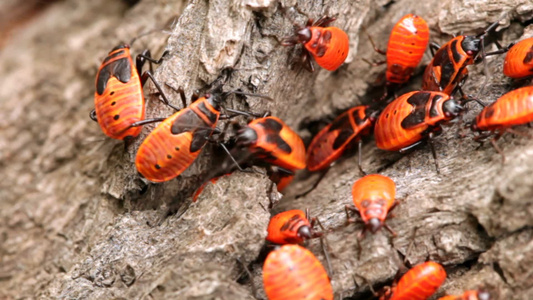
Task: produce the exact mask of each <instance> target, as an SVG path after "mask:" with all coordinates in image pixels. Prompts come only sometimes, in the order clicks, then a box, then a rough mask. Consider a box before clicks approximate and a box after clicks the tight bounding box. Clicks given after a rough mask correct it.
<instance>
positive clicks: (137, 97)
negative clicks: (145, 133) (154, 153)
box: [91, 44, 173, 140]
mask: <svg viewBox="0 0 533 300" xmlns="http://www.w3.org/2000/svg"><path fill="white" fill-rule="evenodd" d="M166 53H167V52H165V53H164V54H163V56H162V57H161V58H160V59H159V60H154V59H152V58H151V57H150V52H149V51H148V50H146V51H145V52H143V54H141V55H138V56H137V63H136V65H134V64H133V59H132V58H131V54H130V46H129V45H126V44H125V45H119V46H117V47H115V48H113V50H111V52H109V54H108V55H107V57H106V58H105V59H104V61H103V62H102V65H101V66H100V68H99V69H98V73H97V75H96V92H95V93H94V108H95V109H94V110H93V111H92V112H91V119H93V120H95V121H98V124H99V125H100V128H101V129H102V131H103V132H104V133H105V134H106V135H107V136H109V137H111V138H114V139H119V140H123V139H126V138H133V137H136V136H138V135H139V133H140V132H141V129H142V127H140V126H138V124H139V123H138V122H140V121H143V120H144V118H145V105H144V104H145V103H144V95H143V90H142V86H143V85H144V83H145V82H146V80H147V79H148V78H150V79H152V81H153V82H154V85H155V86H156V87H157V89H158V90H159V92H160V94H161V96H162V98H163V102H165V103H166V104H167V105H169V106H171V107H173V106H172V105H170V104H169V102H168V100H167V98H166V97H165V94H164V93H163V91H162V89H161V87H160V86H159V84H158V83H157V82H156V81H155V79H154V77H153V76H152V74H151V73H150V72H149V71H146V72H144V73H142V74H141V71H142V66H143V64H144V63H145V62H146V61H149V62H151V63H157V64H159V63H161V62H162V60H163V57H164V56H165V55H166Z"/></svg>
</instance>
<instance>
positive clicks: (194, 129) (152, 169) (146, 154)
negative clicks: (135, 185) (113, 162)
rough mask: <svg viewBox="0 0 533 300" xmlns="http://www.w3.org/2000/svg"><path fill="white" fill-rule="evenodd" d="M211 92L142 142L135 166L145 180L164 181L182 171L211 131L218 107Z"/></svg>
mask: <svg viewBox="0 0 533 300" xmlns="http://www.w3.org/2000/svg"><path fill="white" fill-rule="evenodd" d="M214 98H215V96H213V95H206V96H205V97H202V98H199V99H198V100H196V101H195V102H194V103H193V104H191V105H190V106H189V107H188V108H184V109H182V110H180V111H178V112H176V113H174V114H173V115H172V116H170V117H168V118H167V119H165V120H164V121H163V122H161V123H160V124H159V125H158V126H157V127H156V128H155V129H154V130H153V131H152V132H151V133H150V134H149V135H148V136H147V137H146V139H145V140H144V141H143V143H142V144H141V146H140V147H139V150H138V152H137V157H136V159H135V165H136V166H137V170H138V171H139V173H141V174H142V175H143V176H144V177H145V178H146V179H148V180H150V181H153V182H163V181H168V180H170V179H172V178H175V177H177V176H178V175H180V174H181V173H182V172H183V171H185V170H186V169H187V168H188V167H189V166H190V165H191V164H192V163H193V161H194V160H195V159H196V158H197V157H198V155H199V154H200V152H201V150H202V149H203V147H204V146H205V144H206V143H207V138H209V137H210V136H211V135H212V134H213V129H214V128H215V127H216V124H217V122H218V118H219V117H220V106H219V105H218V103H217V102H216V100H215V99H214Z"/></svg>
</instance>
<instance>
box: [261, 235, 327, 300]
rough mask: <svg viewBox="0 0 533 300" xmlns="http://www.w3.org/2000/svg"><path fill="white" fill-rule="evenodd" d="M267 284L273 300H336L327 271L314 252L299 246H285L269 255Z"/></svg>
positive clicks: (266, 288) (267, 260) (264, 276)
mask: <svg viewBox="0 0 533 300" xmlns="http://www.w3.org/2000/svg"><path fill="white" fill-rule="evenodd" d="M263 284H264V288H265V292H266V295H267V297H268V299H269V300H281V299H323V300H333V289H332V288H331V283H330V282H329V278H328V274H327V273H326V270H325V269H324V267H323V266H322V264H321V263H320V261H319V260H318V259H317V258H316V257H315V256H314V255H313V253H311V252H310V251H309V250H307V249H305V248H303V247H301V246H299V245H284V246H281V247H280V248H279V249H276V250H274V251H272V252H270V253H269V254H268V256H267V258H266V260H265V264H264V265H263Z"/></svg>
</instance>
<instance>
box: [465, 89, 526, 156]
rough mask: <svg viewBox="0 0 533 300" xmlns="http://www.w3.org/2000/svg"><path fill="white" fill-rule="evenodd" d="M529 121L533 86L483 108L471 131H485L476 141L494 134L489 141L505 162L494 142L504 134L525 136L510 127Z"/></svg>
mask: <svg viewBox="0 0 533 300" xmlns="http://www.w3.org/2000/svg"><path fill="white" fill-rule="evenodd" d="M531 121H533V86H527V87H522V88H519V89H516V90H512V91H510V92H508V93H507V94H505V95H503V96H502V97H500V98H499V99H498V100H496V101H494V102H492V103H491V104H490V105H489V106H487V107H485V108H484V109H483V110H482V111H481V112H480V113H479V114H478V116H477V117H476V120H475V123H474V124H472V130H474V131H480V132H483V131H485V133H481V134H480V135H479V136H477V137H475V139H476V140H482V139H485V138H487V137H488V136H490V135H491V134H492V133H494V134H495V136H494V138H492V139H491V140H490V141H491V143H492V145H493V146H494V148H496V150H497V151H498V152H499V153H500V154H501V155H502V158H503V160H504V161H505V156H504V154H503V152H502V150H501V149H500V147H498V145H497V144H496V141H497V140H498V139H499V138H500V137H501V136H502V135H503V134H504V133H505V132H511V133H514V134H518V135H527V134H526V133H522V132H520V131H516V130H514V129H512V128H511V127H513V126H517V125H522V124H526V123H529V122H531Z"/></svg>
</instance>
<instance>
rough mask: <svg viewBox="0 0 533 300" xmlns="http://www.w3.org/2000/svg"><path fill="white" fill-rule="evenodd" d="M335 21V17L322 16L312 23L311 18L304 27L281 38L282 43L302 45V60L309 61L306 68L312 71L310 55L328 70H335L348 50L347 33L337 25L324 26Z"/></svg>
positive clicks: (343, 59)
mask: <svg viewBox="0 0 533 300" xmlns="http://www.w3.org/2000/svg"><path fill="white" fill-rule="evenodd" d="M333 21H335V18H330V17H327V16H324V17H322V18H320V19H318V20H317V21H316V22H314V23H313V21H312V20H309V21H308V22H307V25H306V26H305V27H300V28H298V29H297V30H296V32H295V33H294V35H293V36H290V37H287V38H285V39H284V40H283V42H282V45H284V46H294V45H296V44H303V45H304V48H305V50H304V53H303V57H304V61H307V62H308V63H309V66H306V68H307V69H308V70H309V71H311V72H312V71H314V67H313V64H312V62H311V58H310V57H309V56H310V55H312V56H313V58H314V60H316V62H317V63H318V65H319V66H321V67H322V68H324V69H326V70H328V71H335V70H337V69H338V68H339V67H340V66H341V65H342V64H343V63H344V61H345V60H346V57H347V56H348V51H349V50H350V42H349V38H348V35H347V34H346V32H344V31H343V30H342V29H340V28H337V27H326V25H328V24H329V23H331V22H333Z"/></svg>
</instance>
